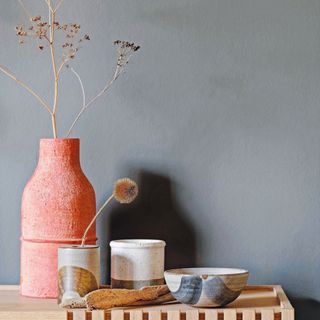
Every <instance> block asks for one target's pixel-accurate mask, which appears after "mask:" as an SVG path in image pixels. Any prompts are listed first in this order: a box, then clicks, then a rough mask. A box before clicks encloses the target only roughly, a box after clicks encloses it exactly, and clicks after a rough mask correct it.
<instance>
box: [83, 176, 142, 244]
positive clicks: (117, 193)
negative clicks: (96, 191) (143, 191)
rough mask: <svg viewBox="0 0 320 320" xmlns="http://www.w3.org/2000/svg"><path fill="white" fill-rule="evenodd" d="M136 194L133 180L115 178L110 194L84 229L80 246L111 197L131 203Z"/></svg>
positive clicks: (136, 189)
mask: <svg viewBox="0 0 320 320" xmlns="http://www.w3.org/2000/svg"><path fill="white" fill-rule="evenodd" d="M137 195H138V185H137V184H136V183H135V182H134V181H133V180H131V179H129V178H122V179H119V180H117V181H116V183H115V184H114V188H113V192H112V195H111V196H110V197H109V198H108V199H107V200H106V201H105V203H104V204H103V205H102V206H101V208H100V209H99V210H98V212H97V213H96V215H95V216H94V217H93V219H92V220H91V222H90V223H89V225H88V227H87V229H86V230H85V232H84V234H83V237H82V240H81V246H84V244H85V241H86V238H87V234H88V232H89V230H90V228H91V227H92V225H93V224H94V222H95V221H96V220H97V218H98V216H99V215H100V214H101V212H102V211H103V209H104V208H105V207H106V206H107V205H108V204H109V203H110V202H111V200H112V199H116V200H117V201H118V202H120V203H131V202H132V201H133V200H134V199H135V198H136V197H137Z"/></svg>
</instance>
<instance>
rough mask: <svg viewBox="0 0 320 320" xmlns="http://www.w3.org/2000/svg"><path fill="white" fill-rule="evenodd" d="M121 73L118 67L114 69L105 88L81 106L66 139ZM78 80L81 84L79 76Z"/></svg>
mask: <svg viewBox="0 0 320 320" xmlns="http://www.w3.org/2000/svg"><path fill="white" fill-rule="evenodd" d="M122 72H123V69H120V68H119V66H117V67H116V70H115V72H114V74H113V77H112V79H111V80H110V81H109V82H108V83H107V84H106V85H105V87H104V88H103V89H102V90H101V91H100V92H99V93H98V94H97V95H96V96H95V97H93V98H92V99H91V100H90V101H89V102H88V103H87V104H85V105H83V107H82V108H81V110H80V111H79V113H78V115H77V116H76V118H75V119H74V121H73V123H72V125H71V127H70V128H69V130H68V133H67V135H66V137H69V136H70V134H71V132H72V130H73V128H74V126H75V124H76V123H77V122H78V120H79V119H80V117H81V116H82V114H83V113H84V112H85V111H86V110H87V109H88V108H89V107H90V106H91V105H92V104H93V103H94V102H95V101H96V100H97V99H98V98H99V97H100V96H102V95H103V94H104V93H105V92H106V91H108V90H109V88H110V87H111V86H112V84H113V83H114V82H115V81H116V80H117V79H118V77H119V76H120V74H121V73H122ZM79 79H80V83H82V81H81V78H80V76H79V77H78V80H79Z"/></svg>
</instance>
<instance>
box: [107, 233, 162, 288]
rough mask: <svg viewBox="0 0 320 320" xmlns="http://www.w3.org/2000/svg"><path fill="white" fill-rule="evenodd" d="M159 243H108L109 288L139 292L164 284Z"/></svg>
mask: <svg viewBox="0 0 320 320" xmlns="http://www.w3.org/2000/svg"><path fill="white" fill-rule="evenodd" d="M165 245H166V243H165V242H164V241H162V240H150V239H127V240H114V241H111V242H110V247H111V286H112V288H126V289H139V288H142V287H144V286H154V285H160V284H164V275H163V273H164V248H165Z"/></svg>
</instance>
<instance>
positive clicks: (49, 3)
mask: <svg viewBox="0 0 320 320" xmlns="http://www.w3.org/2000/svg"><path fill="white" fill-rule="evenodd" d="M44 1H45V2H46V4H47V5H48V8H49V10H50V11H51V12H54V10H53V8H52V6H51V0H44Z"/></svg>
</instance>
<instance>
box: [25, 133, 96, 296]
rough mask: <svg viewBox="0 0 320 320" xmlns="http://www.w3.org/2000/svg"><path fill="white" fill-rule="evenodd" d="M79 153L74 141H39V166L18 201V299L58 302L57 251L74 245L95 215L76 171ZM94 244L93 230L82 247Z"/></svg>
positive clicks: (88, 190) (88, 189)
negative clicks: (19, 241)
mask: <svg viewBox="0 0 320 320" xmlns="http://www.w3.org/2000/svg"><path fill="white" fill-rule="evenodd" d="M79 149H80V141H79V139H41V140H40V151H39V162H38V165H37V168H36V170H35V172H34V173H33V175H32V177H31V178H30V180H29V182H28V183H27V185H26V187H25V189H24V192H23V196H22V205H21V280H20V292H21V294H22V295H25V296H30V297H41V298H56V297H57V296H58V273H57V255H58V247H59V246H61V245H72V244H79V243H80V242H81V237H82V235H83V233H84V230H85V229H86V226H87V225H88V224H89V223H90V221H91V219H92V218H93V216H94V214H95V211H96V205H95V193H94V190H93V187H92V185H91V184H90V182H89V181H88V179H87V178H86V176H85V175H84V173H83V171H82V169H81V166H80V157H79V151H80V150H79ZM95 242H96V230H95V227H93V228H92V229H91V230H90V232H89V234H88V241H87V243H88V244H95Z"/></svg>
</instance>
